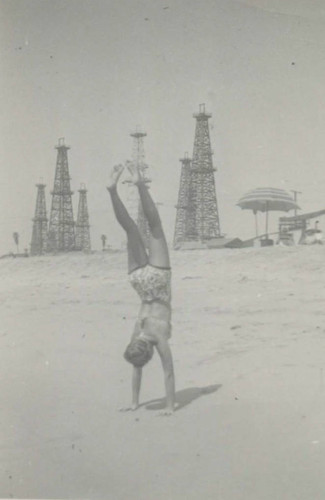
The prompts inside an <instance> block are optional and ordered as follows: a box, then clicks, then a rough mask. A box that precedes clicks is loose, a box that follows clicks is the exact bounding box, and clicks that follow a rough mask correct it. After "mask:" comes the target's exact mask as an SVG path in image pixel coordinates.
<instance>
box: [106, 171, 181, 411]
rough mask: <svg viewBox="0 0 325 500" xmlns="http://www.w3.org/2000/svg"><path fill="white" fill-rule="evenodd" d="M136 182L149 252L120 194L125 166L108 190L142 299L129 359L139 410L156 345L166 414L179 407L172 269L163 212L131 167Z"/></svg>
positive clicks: (134, 403) (114, 173)
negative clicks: (172, 344) (171, 340)
mask: <svg viewBox="0 0 325 500" xmlns="http://www.w3.org/2000/svg"><path fill="white" fill-rule="evenodd" d="M128 169H129V171H130V173H131V176H132V182H133V183H134V185H135V186H136V187H137V189H138V192H139V196H140V200H141V204H142V208H143V213H144V215H145V217H146V219H147V221H148V225H149V230H150V236H149V249H148V250H149V251H148V254H147V251H146V249H145V246H144V243H143V240H142V237H141V235H140V233H139V230H138V227H137V225H136V223H135V222H134V221H133V219H132V218H131V217H130V215H129V214H128V212H127V210H126V208H125V206H124V205H123V203H122V201H121V199H120V197H119V195H118V192H117V183H118V180H119V178H120V176H121V174H122V172H123V170H124V166H123V165H117V166H115V167H113V169H112V171H111V175H110V183H109V185H108V186H107V189H108V191H109V193H110V196H111V200H112V205H113V209H114V213H115V216H116V219H117V221H118V222H119V224H120V225H121V226H122V228H123V229H124V230H125V232H126V235H127V250H128V273H129V278H130V283H131V285H132V286H133V287H134V288H135V290H136V291H137V293H138V294H139V296H140V298H141V307H140V311H139V315H138V319H137V321H136V323H135V327H134V331H133V334H132V337H131V341H130V343H129V345H128V346H127V348H126V351H125V353H124V357H125V359H126V360H127V361H129V362H130V363H131V364H132V365H133V376H132V406H131V408H129V409H131V410H136V409H137V408H138V406H139V394H140V387H141V377H142V367H143V366H144V365H145V364H146V363H147V362H148V361H150V359H151V358H152V355H153V352H154V347H155V348H156V349H157V351H158V353H159V356H160V358H161V362H162V367H163V371H164V380H165V388H166V411H165V412H164V413H165V414H167V415H168V414H171V413H172V412H173V411H174V406H175V380H174V369H173V358H172V354H171V350H170V347H169V344H168V339H169V338H170V336H171V269H170V261H169V252H168V247H167V243H166V238H165V235H164V231H163V228H162V225H161V220H160V217H159V213H158V210H157V208H156V205H155V203H154V202H153V200H152V198H151V196H150V193H149V191H148V189H147V186H146V184H145V181H144V179H143V178H142V176H141V173H140V171H139V168H137V167H135V166H134V165H132V164H130V163H129V164H128Z"/></svg>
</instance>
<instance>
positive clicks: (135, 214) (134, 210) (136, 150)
mask: <svg viewBox="0 0 325 500" xmlns="http://www.w3.org/2000/svg"><path fill="white" fill-rule="evenodd" d="M130 135H131V137H133V149H132V162H133V163H134V164H135V165H138V167H139V169H140V172H141V174H142V176H143V178H144V180H145V182H146V184H147V187H148V185H149V184H150V182H151V180H150V179H149V178H148V176H147V170H148V165H147V164H146V163H145V153H144V144H143V139H144V138H145V137H146V136H147V134H146V133H145V132H140V131H139V130H138V128H137V130H136V131H135V132H134V133H132V134H130ZM126 182H128V181H126ZM128 208H129V212H130V215H131V217H132V218H133V219H134V220H135V222H136V223H137V226H138V228H139V231H140V233H141V236H142V238H143V242H144V244H145V246H146V247H147V246H148V240H149V226H148V221H147V219H146V218H145V216H144V213H143V210H142V205H141V202H140V199H139V194H138V190H137V188H136V187H135V186H134V185H133V184H132V183H130V182H128Z"/></svg>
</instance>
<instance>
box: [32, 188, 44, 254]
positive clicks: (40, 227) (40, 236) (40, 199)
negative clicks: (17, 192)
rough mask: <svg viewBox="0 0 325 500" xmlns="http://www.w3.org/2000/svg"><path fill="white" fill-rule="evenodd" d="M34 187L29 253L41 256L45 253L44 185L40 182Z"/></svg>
mask: <svg viewBox="0 0 325 500" xmlns="http://www.w3.org/2000/svg"><path fill="white" fill-rule="evenodd" d="M36 187H37V198H36V208H35V217H34V219H33V232H32V241H31V246H30V253H31V255H42V254H44V253H45V252H46V244H47V221H48V219H47V216H46V201H45V184H43V183H42V182H40V183H39V184H36Z"/></svg>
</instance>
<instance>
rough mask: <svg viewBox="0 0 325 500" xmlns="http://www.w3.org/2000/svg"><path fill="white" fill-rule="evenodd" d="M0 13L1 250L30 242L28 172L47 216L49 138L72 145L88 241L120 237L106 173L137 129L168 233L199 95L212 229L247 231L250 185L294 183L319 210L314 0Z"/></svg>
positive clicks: (142, 0)
mask: <svg viewBox="0 0 325 500" xmlns="http://www.w3.org/2000/svg"><path fill="white" fill-rule="evenodd" d="M0 16H1V26H0V31H1V34H0V41H1V43H0V45H1V48H0V51H1V60H0V64H1V66H0V69H1V77H0V82H1V83H0V90H1V92H0V94H1V96H0V99H1V103H0V104H1V120H0V125H1V131H0V140H1V148H0V150H1V152H0V155H1V156H0V165H1V196H0V231H1V241H0V254H2V253H5V252H7V251H9V250H11V249H12V250H13V249H14V244H13V240H12V233H13V231H18V232H19V233H20V235H21V248H24V247H25V246H28V245H29V243H30V240H31V231H32V221H31V219H32V218H33V215H34V210H35V202H36V188H35V184H36V183H37V182H38V181H39V179H40V178H43V180H44V182H45V183H46V184H47V188H46V193H47V200H46V201H47V211H48V214H49V212H50V202H51V199H50V194H49V193H50V190H51V189H52V187H53V180H54V172H55V162H56V150H55V149H54V146H55V144H56V143H57V140H58V138H59V137H65V139H66V143H67V144H68V145H70V146H71V150H70V152H69V167H70V175H71V178H72V179H71V186H72V189H73V190H74V191H75V194H74V196H73V203H74V215H75V217H76V212H77V204H78V196H79V194H78V192H77V190H78V189H79V187H80V184H81V183H85V184H86V186H87V188H88V207H89V215H90V223H91V226H92V227H91V236H92V246H93V248H95V249H96V248H100V246H101V242H100V235H101V234H102V233H106V234H107V237H108V243H110V244H112V245H115V246H119V245H120V244H121V241H122V240H123V235H122V232H121V231H120V229H119V228H118V226H117V224H116V222H115V221H114V219H113V216H112V213H111V207H110V201H109V197H108V194H107V192H106V189H105V183H106V179H107V169H108V167H109V166H110V165H112V164H114V163H116V162H120V161H123V160H125V159H127V158H129V157H130V156H131V151H132V139H131V138H130V136H129V134H130V133H131V132H132V131H133V130H134V129H135V127H136V125H140V126H141V127H142V129H143V130H145V131H146V132H147V133H148V137H147V138H146V139H145V151H146V159H147V162H148V164H149V165H150V173H151V175H152V178H153V184H152V193H153V195H154V197H155V199H156V201H159V202H160V203H162V204H163V205H162V206H161V207H160V212H161V216H162V218H163V222H164V225H165V228H166V232H167V235H168V238H169V240H172V237H173V231H174V223H175V214H176V211H175V208H174V205H175V204H176V202H177V196H178V188H179V180H180V162H179V158H180V157H182V156H183V155H184V152H185V151H188V152H189V154H190V155H191V154H192V149H193V140H194V130H195V120H194V119H193V117H192V114H193V113H195V112H197V111H198V106H199V104H200V103H205V104H206V110H207V111H208V112H211V113H212V115H213V116H212V119H211V120H210V126H211V128H210V132H211V143H212V148H213V150H214V164H215V166H216V167H217V169H218V171H217V172H216V175H215V179H216V191H217V199H218V205H219V216H220V222H221V230H222V232H224V233H226V234H227V235H228V236H239V237H241V238H245V237H250V236H253V235H254V231H255V228H254V218H253V215H252V214H251V213H248V212H243V211H241V210H240V209H239V208H238V207H236V206H235V205H236V202H237V201H238V199H239V198H240V196H241V195H242V194H244V193H245V192H246V191H247V190H249V189H252V188H255V187H263V186H272V187H280V188H284V189H287V190H290V189H297V190H299V191H302V192H303V194H302V195H300V197H299V202H300V206H301V208H302V209H303V211H312V210H318V209H322V208H324V207H325V199H324V193H325V168H324V167H325V140H324V138H325V100H324V89H325V56H324V46H325V29H324V28H325V4H324V1H323V0H317V1H316V0H246V1H244V0H200V1H198V0H173V1H171V0H159V1H158V0H129V1H126V0H89V1H85V0H65V1H63V0H49V1H48V0H41V1H39V0H30V1H28V0H23V1H21V0H6V1H3V0H2V1H0ZM279 215H280V214H279V213H275V214H272V216H271V219H272V221H273V224H274V223H275V221H276V220H277V218H278V216H279ZM263 221H264V219H263V217H261V219H260V223H261V227H262V224H264V222H263ZM322 222H323V223H324V221H322Z"/></svg>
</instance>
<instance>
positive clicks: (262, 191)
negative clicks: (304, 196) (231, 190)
mask: <svg viewBox="0 0 325 500" xmlns="http://www.w3.org/2000/svg"><path fill="white" fill-rule="evenodd" d="M237 206H239V207H241V208H242V209H243V210H253V212H254V214H255V225H256V236H257V235H258V229H257V215H256V214H257V212H266V221H265V223H266V226H265V234H266V237H267V233H268V213H269V211H271V210H272V211H279V212H288V211H289V210H297V209H299V208H300V207H299V206H298V205H297V203H296V202H295V200H294V199H293V198H292V197H291V196H290V195H289V193H287V192H286V191H284V189H278V188H256V189H253V190H252V191H249V192H248V193H246V194H245V195H244V196H243V197H242V198H240V200H239V201H238V203H237Z"/></svg>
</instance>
